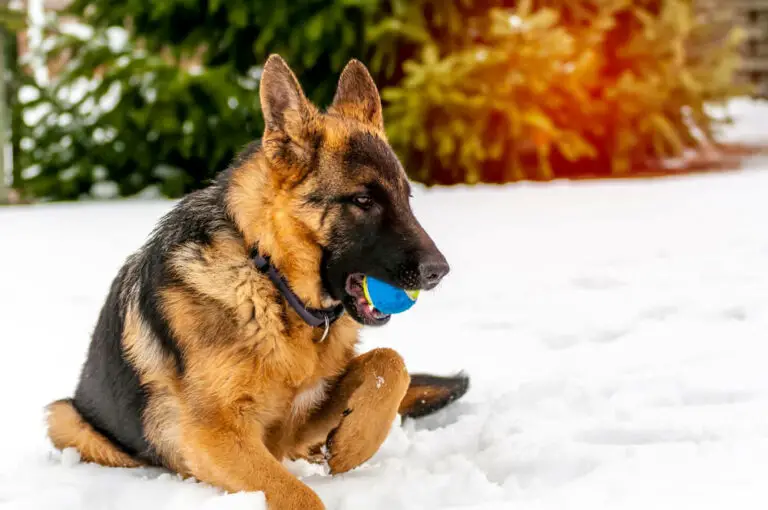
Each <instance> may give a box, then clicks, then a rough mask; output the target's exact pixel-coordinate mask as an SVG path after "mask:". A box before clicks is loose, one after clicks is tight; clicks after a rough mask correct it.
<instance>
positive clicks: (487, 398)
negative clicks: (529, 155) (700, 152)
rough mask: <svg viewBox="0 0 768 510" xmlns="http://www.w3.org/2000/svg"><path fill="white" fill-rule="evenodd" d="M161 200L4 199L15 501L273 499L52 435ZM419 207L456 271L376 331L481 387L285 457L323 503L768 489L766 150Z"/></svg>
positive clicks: (425, 503)
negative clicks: (356, 458) (700, 166)
mask: <svg viewBox="0 0 768 510" xmlns="http://www.w3.org/2000/svg"><path fill="white" fill-rule="evenodd" d="M742 110H743V111H742ZM742 110H740V112H741V113H742V114H744V113H748V114H750V116H751V118H747V119H744V120H742V122H741V123H740V124H738V125H737V126H736V128H735V129H734V130H732V131H731V132H730V135H729V136H730V137H731V139H744V138H745V136H744V135H746V136H751V137H752V138H753V139H759V138H760V135H761V134H762V133H764V131H762V132H761V131H760V129H759V126H760V125H761V124H764V119H765V115H764V113H763V112H762V111H759V112H758V110H755V109H754V107H751V108H746V109H745V108H742ZM763 139H764V138H763ZM170 206H171V204H170V203H168V202H158V201H125V202H116V203H109V204H102V203H91V204H75V205H69V204H66V205H45V206H37V207H24V208H11V209H3V210H0V397H1V400H0V401H1V404H0V405H1V406H2V407H0V409H1V410H0V508H1V509H2V510H11V509H13V510H17V509H19V510H20V509H28V510H42V509H45V510H49V509H51V510H59V509H61V510H65V509H66V510H100V509H116V510H120V509H130V510H134V509H135V508H152V509H171V510H175V509H179V510H180V509H184V510H189V509H214V508H215V509H217V510H240V509H251V510H253V509H261V508H263V505H264V503H263V496H262V495H261V494H235V495H225V494H222V493H221V492H220V491H218V490H216V489H214V488H211V487H208V486H205V485H203V484H199V483H195V482H194V481H181V480H179V479H178V478H177V477H175V476H173V475H171V474H168V473H165V472H163V471H161V470H156V469H125V470H123V469H108V468H102V467H99V466H95V465H87V464H83V463H79V462H78V459H77V455H76V454H75V453H74V452H71V451H68V452H65V453H64V454H61V453H59V452H55V451H54V450H53V448H52V447H51V446H50V444H49V443H48V442H47V440H46V439H45V436H44V429H43V423H42V420H43V412H42V409H43V406H44V405H45V404H47V403H48V402H50V401H51V400H53V399H56V398H60V397H64V396H68V395H71V393H72V390H73V388H74V385H75V382H76V377H77V374H78V371H79V367H80V363H81V362H82V360H83V356H84V352H85V349H86V347H87V344H88V340H89V338H88V337H89V333H90V330H91V328H92V327H93V324H94V321H95V318H96V315H97V312H98V309H99V307H100V306H101V302H102V299H103V297H104V295H105V293H106V290H107V288H108V285H109V283H110V280H111V279H112V277H113V276H114V274H115V272H116V271H117V269H118V267H119V266H120V265H121V263H122V261H123V259H124V257H125V256H126V255H127V254H128V253H129V252H130V251H132V250H133V249H135V248H136V247H138V246H139V245H140V244H141V242H142V241H143V239H144V237H145V236H146V234H147V233H148V232H149V230H150V229H151V228H152V226H153V224H154V222H155V220H156V219H157V218H158V217H159V216H160V215H161V214H163V213H164V212H165V211H166V210H168V208H169V207H170ZM414 206H415V208H416V210H417V214H418V215H419V216H420V218H421V219H422V221H423V223H424V224H425V226H426V227H427V230H428V231H429V232H430V233H431V234H432V236H433V237H434V238H435V239H436V240H437V242H438V245H439V246H440V247H441V248H442V249H443V251H444V252H445V254H446V256H447V257H448V259H449V261H450V262H451V264H452V267H453V272H452V274H451V275H450V276H449V277H448V278H447V279H446V280H445V282H444V283H443V284H442V285H441V287H440V288H439V289H437V290H436V291H434V292H432V293H429V294H425V295H423V296H422V298H421V299H420V300H419V303H418V304H417V306H416V307H414V308H413V310H411V311H409V312H408V313H406V314H403V315H402V316H398V317H395V318H394V319H393V320H392V322H391V324H390V325H389V326H387V327H385V328H382V329H379V330H371V331H366V332H365V335H364V348H365V349H368V348H371V347H374V346H384V345H386V346H392V347H395V348H396V349H398V350H399V351H400V352H401V353H402V354H403V355H404V356H405V358H406V360H407V362H408V363H409V365H410V368H411V369H412V370H414V371H429V372H434V373H450V372H454V371H457V370H460V369H464V370H466V371H467V372H468V373H469V374H470V375H471V377H472V384H473V386H472V389H471V390H470V392H469V393H468V395H467V396H466V398H465V399H464V400H463V401H461V402H459V403H457V404H456V405H454V406H453V407H451V408H450V409H448V410H445V411H443V412H442V413H440V414H438V415H435V416H433V417H430V418H427V419H425V420H422V421H419V422H408V423H405V424H404V425H403V426H402V427H400V426H398V427H396V428H394V429H393V431H392V433H391V435H390V437H389V438H388V440H387V442H386V443H385V445H384V446H383V448H382V449H381V451H380V452H379V453H378V454H377V455H376V456H375V457H374V458H373V459H372V460H371V461H370V462H369V463H368V464H367V465H365V466H363V467H362V468H360V469H358V470H356V471H354V472H351V473H348V474H346V475H343V476H340V477H336V478H330V477H327V476H324V475H323V474H322V471H321V470H320V469H318V468H315V467H310V466H308V465H302V464H294V465H292V466H291V469H292V470H294V471H295V472H296V473H297V474H298V475H299V476H302V477H304V480H305V481H306V482H307V483H308V484H309V485H311V486H312V487H313V488H314V489H316V490H317V492H318V493H319V494H320V495H321V497H322V498H323V500H324V501H325V502H326V504H327V505H328V507H329V508H330V509H338V510H352V509H355V510H360V509H365V510H377V509H395V508H398V509H399V508H403V509H409V510H417V509H418V510H432V509H443V508H454V509H456V508H461V509H477V510H497V509H515V510H529V509H530V510H533V509H535V510H544V509H557V510H563V509H590V510H599V509H606V510H616V509H643V510H648V509H654V510H664V509H670V510H680V509H686V508H697V509H704V510H708V509H732V508H738V509H739V510H747V509H761V510H764V509H765V508H768V482H766V472H768V269H766V268H768V228H766V220H767V219H768V161H766V160H764V159H760V158H756V159H754V160H753V161H751V162H750V163H749V164H748V165H747V168H745V169H744V170H743V171H740V172H733V173H721V174H716V175H715V174H713V175H705V176H689V177H681V178H678V179H671V178H670V179H660V180H654V181H640V180H637V181H614V182H582V183H553V184H547V185H530V184H527V185H515V186H507V187H478V188H455V189H440V190H432V191H427V190H419V191H418V192H417V194H416V197H415V199H414Z"/></svg>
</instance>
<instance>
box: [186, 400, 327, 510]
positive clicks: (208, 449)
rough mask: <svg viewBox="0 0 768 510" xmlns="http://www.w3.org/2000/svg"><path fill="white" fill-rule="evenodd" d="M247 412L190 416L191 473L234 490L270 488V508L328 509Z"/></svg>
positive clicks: (188, 462) (188, 458)
mask: <svg viewBox="0 0 768 510" xmlns="http://www.w3.org/2000/svg"><path fill="white" fill-rule="evenodd" d="M241 411H242V410H240V409H231V410H229V411H224V410H221V411H218V412H215V413H212V412H206V413H205V414H204V415H200V414H199V413H191V414H190V415H189V416H185V419H184V420H183V424H182V434H181V436H182V437H181V441H182V451H183V456H184V460H185V464H186V467H187V469H188V471H189V473H190V474H191V475H192V476H194V477H195V478H197V479H198V480H201V481H204V482H207V483H210V484H212V485H215V486H217V487H221V488H223V489H225V490H227V491H229V492H239V491H264V493H265V495H266V497H267V503H268V505H269V508H270V510H323V509H324V508H325V506H324V505H323V503H322V501H320V498H319V497H318V496H317V495H316V494H315V493H314V492H313V491H312V489H310V488H309V487H307V486H306V485H304V484H303V483H302V482H301V481H299V480H298V479H297V478H296V477H294V476H293V475H292V474H291V473H290V472H288V470H287V469H285V467H283V465H282V464H281V463H280V462H279V461H278V460H277V459H276V458H275V457H274V456H273V455H272V454H271V453H270V452H269V450H268V449H267V447H266V445H265V444H264V441H263V437H264V430H263V427H262V426H261V424H259V422H258V420H256V419H254V417H253V416H249V415H248V413H243V412H241Z"/></svg>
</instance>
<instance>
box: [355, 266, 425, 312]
mask: <svg viewBox="0 0 768 510" xmlns="http://www.w3.org/2000/svg"><path fill="white" fill-rule="evenodd" d="M363 291H364V292H365V299H367V300H368V302H369V303H370V304H371V305H373V306H374V307H375V308H376V309H377V310H379V311H380V312H381V313H385V314H387V315H391V314H395V313H402V312H404V311H406V310H408V309H409V308H410V307H412V306H413V305H414V304H415V303H416V299H417V298H418V297H419V291H418V290H404V289H400V288H398V287H394V286H392V285H390V284H388V283H384V282H382V281H381V280H377V279H376V278H374V277H372V276H366V277H365V278H363Z"/></svg>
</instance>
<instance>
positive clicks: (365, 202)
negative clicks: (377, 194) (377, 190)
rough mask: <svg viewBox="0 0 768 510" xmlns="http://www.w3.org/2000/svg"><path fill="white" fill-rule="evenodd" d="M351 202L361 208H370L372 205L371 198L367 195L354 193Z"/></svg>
mask: <svg viewBox="0 0 768 510" xmlns="http://www.w3.org/2000/svg"><path fill="white" fill-rule="evenodd" d="M352 202H353V203H354V204H355V205H356V206H358V207H359V208H361V209H370V208H371V206H372V205H373V199H372V198H371V197H370V196H369V195H355V196H354V197H352Z"/></svg>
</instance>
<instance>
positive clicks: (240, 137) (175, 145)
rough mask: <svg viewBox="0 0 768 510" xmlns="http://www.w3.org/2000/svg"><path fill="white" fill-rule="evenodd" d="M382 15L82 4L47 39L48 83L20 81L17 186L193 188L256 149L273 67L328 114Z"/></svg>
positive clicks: (315, 3)
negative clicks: (71, 20)
mask: <svg viewBox="0 0 768 510" xmlns="http://www.w3.org/2000/svg"><path fill="white" fill-rule="evenodd" d="M376 12H378V0H347V1H337V2H329V1H323V0H307V1H302V2H252V1H247V0H232V1H230V0H227V1H226V2H225V1H223V0H201V1H192V2H190V1H187V0H163V1H162V2H146V1H143V0H126V1H123V2H117V3H115V2H112V1H110V0H76V1H75V2H74V3H73V4H72V6H71V7H70V10H69V12H68V13H66V14H67V15H70V16H74V17H75V18H77V19H79V20H80V21H81V22H82V25H81V26H79V27H78V26H71V25H69V26H68V25H66V24H64V23H60V22H59V20H58V19H56V18H53V19H52V20H51V23H50V24H49V26H48V28H47V36H48V37H47V42H46V44H47V48H46V51H47V58H48V60H49V61H50V62H52V63H53V66H54V72H53V73H52V74H53V78H52V80H51V83H50V84H45V85H41V84H36V83H34V81H33V80H32V78H31V77H27V82H26V87H25V90H23V91H22V99H24V100H25V104H24V105H22V106H23V108H24V110H25V127H24V131H25V133H24V135H25V136H24V137H23V139H22V141H21V146H22V149H23V150H22V154H21V156H20V159H21V161H20V164H21V166H22V168H24V171H23V173H22V175H21V179H20V180H21V184H22V186H23V188H24V190H25V191H26V192H27V193H30V194H33V195H36V196H39V197H46V198H51V199H75V198H80V197H85V196H93V195H95V196H98V197H111V196H117V195H133V194H136V193H138V192H140V191H142V190H147V188H148V187H149V189H150V190H152V189H153V188H154V189H156V190H159V192H160V193H162V194H164V195H167V196H171V197H178V196H181V195H182V194H184V193H186V192H188V191H191V190H193V189H196V188H199V187H201V186H203V185H205V184H206V183H207V182H208V181H209V180H210V179H211V178H212V177H213V176H214V175H215V174H216V173H217V172H218V171H220V170H222V169H223V168H225V167H226V166H227V165H228V164H229V162H230V161H231V159H232V158H233V156H234V154H235V153H236V152H237V151H239V150H240V148H241V147H243V146H244V145H245V144H246V143H248V142H249V141H251V140H253V139H255V138H258V137H259V136H261V133H262V131H263V125H262V119H261V114H260V111H259V97H258V90H257V87H258V80H259V75H260V69H261V67H260V66H261V65H262V64H263V62H264V61H265V60H266V58H267V56H268V55H269V54H270V53H273V52H277V53H280V54H282V55H283V56H284V57H285V58H286V60H287V61H288V62H289V63H290V64H291V66H292V67H293V69H295V70H296V72H297V74H298V76H299V79H300V80H301V81H302V84H304V86H305V87H306V90H307V92H308V94H309V96H310V97H311V98H312V99H313V100H315V101H317V102H318V103H320V104H327V103H329V102H330V100H331V98H332V94H333V91H334V87H335V83H336V80H337V79H338V75H339V73H340V72H341V70H342V69H343V66H344V64H345V63H346V62H347V61H348V60H349V59H350V58H352V57H358V58H365V55H364V54H363V52H364V51H365V48H366V47H365V45H364V44H363V31H362V30H363V27H364V26H365V25H366V24H367V23H368V21H367V20H368V18H369V17H371V16H372V15H374V14H375V13H376ZM57 63H60V67H59V68H58V69H57V68H56V64H57ZM145 192H147V191H145Z"/></svg>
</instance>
